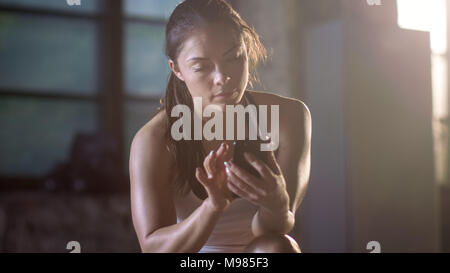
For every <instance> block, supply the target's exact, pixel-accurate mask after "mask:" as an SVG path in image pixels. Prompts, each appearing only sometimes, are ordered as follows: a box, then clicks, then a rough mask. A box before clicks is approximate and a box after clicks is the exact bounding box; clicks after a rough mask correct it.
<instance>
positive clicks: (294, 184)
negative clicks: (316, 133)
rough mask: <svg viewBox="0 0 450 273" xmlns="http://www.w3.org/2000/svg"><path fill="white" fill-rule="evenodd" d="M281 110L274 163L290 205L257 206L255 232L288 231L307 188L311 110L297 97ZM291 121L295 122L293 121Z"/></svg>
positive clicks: (281, 107) (254, 221)
mask: <svg viewBox="0 0 450 273" xmlns="http://www.w3.org/2000/svg"><path fill="white" fill-rule="evenodd" d="M283 108H284V109H283ZM280 111H284V113H283V112H281V113H280V117H281V119H280V146H279V150H278V153H277V162H278V164H279V166H280V169H281V171H282V174H283V176H284V179H285V182H286V190H287V193H288V195H289V206H288V207H287V208H286V207H285V208H279V209H278V210H277V211H271V210H267V209H264V208H260V209H259V210H258V212H257V213H256V214H255V216H254V218H253V223H252V230H253V232H254V233H255V235H260V234H262V233H267V232H276V233H288V232H290V231H291V230H292V228H293V227H294V224H295V212H296V210H297V208H298V207H299V206H300V204H301V202H302V200H303V198H304V196H305V194H306V189H307V187H308V182H309V177H310V169H311V113H310V111H309V109H308V108H307V106H306V105H305V104H304V103H303V102H301V101H297V100H291V101H289V102H288V103H286V105H285V107H283V106H280ZM293 121H295V122H298V123H297V124H292V122H293ZM298 125H300V126H298Z"/></svg>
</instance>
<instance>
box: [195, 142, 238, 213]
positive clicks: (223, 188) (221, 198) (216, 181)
mask: <svg viewBox="0 0 450 273" xmlns="http://www.w3.org/2000/svg"><path fill="white" fill-rule="evenodd" d="M228 152H229V147H228V145H227V144H226V143H222V144H221V145H220V147H219V149H218V150H217V151H214V150H212V151H211V152H210V153H209V155H208V156H206V157H205V159H204V161H203V167H204V170H203V168H197V169H196V170H195V177H196V178H197V180H198V181H199V182H200V183H201V184H202V185H203V187H204V188H205V190H206V192H207V193H208V198H207V199H206V201H207V202H208V203H209V205H210V206H211V207H212V208H213V209H215V210H221V211H223V210H226V209H227V208H228V207H229V205H230V204H231V201H233V199H234V198H233V196H232V194H231V192H230V190H229V189H228V187H227V175H226V173H225V166H224V162H225V158H226V155H227V154H228Z"/></svg>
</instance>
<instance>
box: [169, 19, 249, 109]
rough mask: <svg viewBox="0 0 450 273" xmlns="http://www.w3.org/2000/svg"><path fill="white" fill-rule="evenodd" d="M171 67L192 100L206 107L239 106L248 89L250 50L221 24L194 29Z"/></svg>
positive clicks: (170, 61)
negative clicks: (184, 84) (201, 101)
mask: <svg viewBox="0 0 450 273" xmlns="http://www.w3.org/2000/svg"><path fill="white" fill-rule="evenodd" d="M169 65H170V68H171V69H172V71H173V72H174V73H175V75H176V76H177V77H178V78H179V79H180V80H182V81H184V82H185V83H186V86H187V87H188V89H189V92H190V93H191V95H192V97H202V100H203V106H205V105H209V104H218V105H226V104H236V103H238V102H240V100H241V99H242V96H243V94H244V92H245V88H246V87H247V83H248V58H247V48H246V46H245V43H244V42H243V40H242V39H241V38H240V37H239V35H237V34H236V33H235V32H234V31H233V30H232V29H231V28H230V27H226V26H224V25H222V24H211V25H208V26H204V27H198V28H196V29H195V30H193V31H192V33H191V34H190V35H189V36H188V38H187V39H186V40H185V41H184V44H183V47H182V49H181V51H180V54H179V56H178V58H177V60H176V64H175V63H174V62H173V61H172V60H169Z"/></svg>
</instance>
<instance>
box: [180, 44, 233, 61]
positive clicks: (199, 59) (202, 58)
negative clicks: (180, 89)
mask: <svg viewBox="0 0 450 273" xmlns="http://www.w3.org/2000/svg"><path fill="white" fill-rule="evenodd" d="M240 46H241V44H236V45H234V46H233V47H232V48H230V49H228V50H227V51H226V52H225V53H223V54H222V56H225V55H227V54H228V53H230V52H231V51H233V50H234V49H235V48H237V47H240ZM203 60H208V58H205V57H192V58H190V59H188V60H187V62H192V61H203Z"/></svg>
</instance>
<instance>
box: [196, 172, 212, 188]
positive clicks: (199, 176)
mask: <svg viewBox="0 0 450 273" xmlns="http://www.w3.org/2000/svg"><path fill="white" fill-rule="evenodd" d="M195 177H196V178H197V180H198V182H200V183H201V184H202V185H203V186H205V187H208V186H209V179H208V177H207V176H206V173H205V171H204V170H203V169H202V168H196V169H195Z"/></svg>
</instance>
